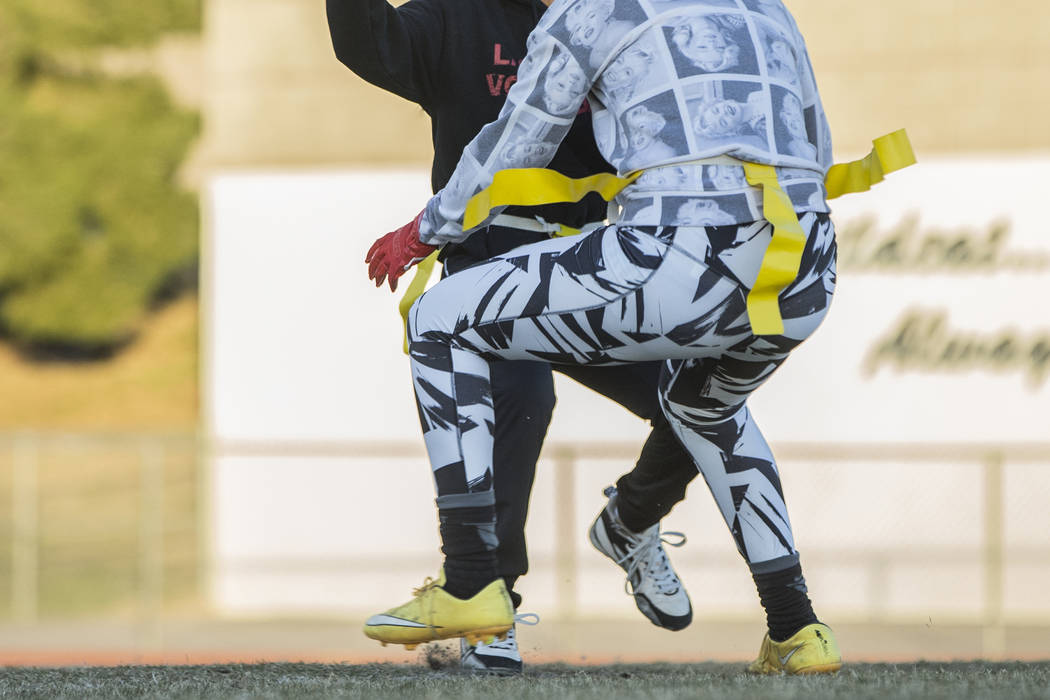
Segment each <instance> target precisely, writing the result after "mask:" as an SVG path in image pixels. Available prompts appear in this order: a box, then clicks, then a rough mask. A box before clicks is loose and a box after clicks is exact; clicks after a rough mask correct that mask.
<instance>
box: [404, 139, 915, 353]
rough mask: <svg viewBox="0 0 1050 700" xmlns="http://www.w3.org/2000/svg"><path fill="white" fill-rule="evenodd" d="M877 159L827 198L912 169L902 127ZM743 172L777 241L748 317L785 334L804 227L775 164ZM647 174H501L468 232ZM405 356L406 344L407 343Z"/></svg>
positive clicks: (409, 297) (418, 286)
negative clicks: (512, 210)
mask: <svg viewBox="0 0 1050 700" xmlns="http://www.w3.org/2000/svg"><path fill="white" fill-rule="evenodd" d="M872 143H873V144H874V148H873V149H872V151H871V153H869V154H868V155H866V156H865V157H864V158H861V159H860V160H855V161H852V162H849V163H841V164H839V165H833V166H832V167H831V168H829V169H828V173H827V175H826V176H825V178H824V186H825V188H826V189H827V191H828V199H835V198H836V197H841V196H842V195H844V194H852V193H854V192H865V191H867V190H869V189H871V186H872V185H875V184H877V183H879V182H882V180H883V178H884V177H885V175H886V174H888V173H892V172H894V171H896V170H900V169H902V168H906V167H908V166H909V165H913V164H914V163H915V162H916V161H915V153H914V151H913V150H912V147H911V142H910V141H909V140H908V134H907V133H906V132H905V130H904V129H900V130H899V131H894V132H893V133H891V134H887V135H886V136H882V137H880V138H877V139H875V140H874V141H873V142H872ZM740 164H741V165H742V166H743V168H744V174H745V175H746V176H747V181H748V183H749V184H750V185H751V186H752V187H761V188H762V207H763V210H764V213H763V215H764V217H765V219H766V221H768V222H769V223H771V224H773V237H772V239H771V240H770V242H769V247H768V248H767V249H766V253H765V255H764V256H763V258H762V265H761V267H760V268H759V271H758V278H757V280H756V281H755V285H754V287H753V288H752V289H751V292H750V293H749V294H748V297H747V313H748V318H749V319H750V321H751V329H752V332H753V333H754V334H755V335H780V334H781V333H783V332H784V320H783V319H782V318H781V316H780V304H779V301H778V299H779V296H780V293H781V292H782V291H784V289H785V288H786V287H787V286H788V285H790V284H791V283H792V282H793V281H794V280H795V278H796V277H797V276H798V269H799V266H800V265H801V263H802V252H803V249H804V248H805V244H806V236H805V233H804V232H803V231H802V226H801V224H799V221H798V215H797V214H796V213H795V208H794V206H793V205H792V203H791V199H790V198H789V197H788V195H787V193H786V192H784V190H783V188H782V187H781V186H780V183H779V181H778V180H777V173H776V169H775V168H773V167H772V166H770V165H759V164H758V163H747V162H743V161H741V163H740ZM640 175H641V173H634V174H632V175H628V176H627V177H618V176H616V175H613V174H610V173H602V174H599V175H591V176H590V177H585V178H580V179H575V180H574V179H572V178H569V177H566V176H565V175H562V174H561V173H558V172H555V171H553V170H547V169H544V168H515V169H509V170H501V171H499V172H497V173H496V174H495V176H493V178H492V184H491V185H489V186H488V187H487V188H485V189H484V190H482V191H481V192H479V193H478V194H476V195H474V196H473V197H472V198H471V199H470V201H469V202H467V209H466V212H465V214H464V216H463V228H464V230H466V229H471V228H474V227H475V226H477V225H478V224H480V223H481V222H483V221H484V220H485V219H486V218H488V216H489V214H490V213H491V211H492V210H493V209H495V208H497V207H502V206H539V205H543V204H555V203H561V202H577V201H579V200H580V199H583V197H584V196H586V195H587V194H590V193H591V192H597V193H598V194H599V195H601V196H602V198H603V199H605V200H606V201H608V200H611V199H612V198H613V197H615V196H616V195H617V194H618V193H619V192H620V191H621V190H623V189H624V188H625V187H627V186H628V185H630V184H631V183H632V182H634V181H635V180H636V179H638V177H639V176H640ZM436 261H437V253H434V254H432V255H430V256H429V257H428V258H427V259H425V260H424V261H423V262H421V263H420V264H419V267H418V269H417V270H416V275H415V277H414V278H413V279H412V282H411V284H409V286H408V289H407V290H405V296H404V297H403V298H402V299H401V302H400V303H399V304H398V310H399V311H400V312H401V317H402V318H403V319H407V317H408V310H409V309H410V308H412V304H413V303H415V301H416V299H417V298H419V296H420V295H421V294H422V293H423V291H424V290H425V289H426V285H427V281H428V280H429V279H430V275H431V272H432V271H433V269H434V263H435V262H436ZM406 351H407V341H406Z"/></svg>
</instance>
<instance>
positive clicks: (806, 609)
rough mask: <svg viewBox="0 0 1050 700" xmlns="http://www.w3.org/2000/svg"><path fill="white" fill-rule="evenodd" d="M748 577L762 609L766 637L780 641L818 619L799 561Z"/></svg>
mask: <svg viewBox="0 0 1050 700" xmlns="http://www.w3.org/2000/svg"><path fill="white" fill-rule="evenodd" d="M752 577H753V578H754V579H755V586H756V587H757V588H758V597H759V599H760V600H761V601H762V607H763V608H765V610H766V622H767V624H768V625H769V638H770V639H772V640H773V641H774V642H783V641H784V640H786V639H789V638H790V637H791V636H792V635H794V634H795V633H796V632H798V631H799V630H800V629H802V628H803V627H805V626H806V625H810V624H813V623H814V622H818V620H817V616H816V614H815V613H814V612H813V604H812V603H811V602H810V600H809V596H808V595H806V592H807V591H806V579H805V578H803V576H802V565H801V564H795V565H794V566H793V567H791V568H790V569H782V570H781V571H773V572H771V573H768V574H752Z"/></svg>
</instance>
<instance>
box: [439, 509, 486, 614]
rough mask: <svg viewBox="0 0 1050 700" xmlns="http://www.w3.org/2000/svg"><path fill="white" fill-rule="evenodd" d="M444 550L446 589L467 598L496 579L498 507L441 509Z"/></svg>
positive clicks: (459, 596)
mask: <svg viewBox="0 0 1050 700" xmlns="http://www.w3.org/2000/svg"><path fill="white" fill-rule="evenodd" d="M438 516H439V518H440V521H441V525H440V527H441V542H442V545H443V546H442V548H441V551H442V552H444V553H445V590H446V591H448V592H449V593H451V594H452V595H454V596H456V597H457V598H462V599H464V600H466V599H467V598H473V597H474V596H475V595H477V593H478V591H480V590H481V589H482V588H484V587H485V586H487V585H489V584H490V583H492V582H493V581H495V580H496V579H497V578H498V576H497V574H496V546H497V545H498V543H499V540H497V539H496V508H495V506H483V507H480V508H442V509H440V510H439V511H438Z"/></svg>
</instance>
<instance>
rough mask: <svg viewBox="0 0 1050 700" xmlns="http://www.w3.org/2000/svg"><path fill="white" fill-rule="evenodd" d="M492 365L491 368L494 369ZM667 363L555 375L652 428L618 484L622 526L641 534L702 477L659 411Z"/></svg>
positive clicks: (565, 368)
mask: <svg viewBox="0 0 1050 700" xmlns="http://www.w3.org/2000/svg"><path fill="white" fill-rule="evenodd" d="M495 364H498V363H494V364H493V366H495ZM663 364H664V363H663V362H637V363H633V364H629V365H614V366H607V367H593V366H585V365H554V371H556V372H560V373H561V374H564V375H565V376H567V377H569V378H571V379H573V380H575V381H577V382H579V383H580V384H582V385H584V386H585V387H587V388H588V389H591V390H592V391H596V392H598V393H599V394H601V395H603V396H606V397H608V398H610V399H612V400H613V401H615V402H616V403H618V404H620V405H621V406H623V407H624V408H626V409H627V410H628V411H630V412H631V413H633V414H635V415H636V416H638V417H639V418H643V419H645V420H647V421H649V422H650V424H651V425H652V426H653V429H652V432H651V433H650V434H649V438H648V439H647V440H646V441H645V445H644V446H643V447H642V452H641V454H640V455H639V458H638V462H637V463H636V464H635V466H634V469H632V470H631V471H629V472H628V473H626V474H624V475H623V476H621V477H620V479H619V481H617V482H616V489H617V491H618V492H619V497H618V499H617V509H618V510H619V514H620V519H621V520H623V523H624V525H626V526H627V527H628V528H630V529H631V530H633V531H635V532H641V531H643V530H645V529H647V528H649V527H650V526H652V525H655V524H656V523H658V522H660V520H662V519H663V518H664V517H665V516H666V515H667V514H668V513H670V512H671V509H672V508H673V507H674V506H675V504H676V503H678V502H679V501H681V500H682V499H684V498H685V490H686V487H687V486H688V485H689V483H690V482H691V481H692V480H693V479H695V478H696V477H697V475H698V474H699V473H700V472H699V471H698V470H697V467H696V465H695V464H694V463H693V459H692V457H690V456H689V453H688V452H687V451H686V450H685V448H684V447H682V444H681V443H680V442H679V441H678V438H677V437H675V434H674V431H673V430H672V428H671V425H670V423H668V422H667V418H665V417H664V414H663V411H662V410H661V409H660V401H659V385H660V368H661V366H662V365H663Z"/></svg>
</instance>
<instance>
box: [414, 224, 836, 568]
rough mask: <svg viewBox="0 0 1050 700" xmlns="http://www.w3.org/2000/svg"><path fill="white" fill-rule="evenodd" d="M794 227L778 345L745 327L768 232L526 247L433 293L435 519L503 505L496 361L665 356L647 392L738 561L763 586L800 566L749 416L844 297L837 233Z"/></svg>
mask: <svg viewBox="0 0 1050 700" xmlns="http://www.w3.org/2000/svg"><path fill="white" fill-rule="evenodd" d="M800 221H801V223H802V227H803V230H804V231H806V232H807V244H806V249H805V252H804V254H803V258H802V265H801V268H800V271H799V275H798V277H797V278H796V280H795V281H794V282H793V283H792V284H791V286H789V287H788V288H787V289H786V290H784V292H783V293H782V294H781V296H780V308H781V314H782V316H783V318H784V328H785V331H784V334H783V335H778V336H755V335H753V334H752V332H751V327H750V324H749V322H748V318H747V307H746V297H747V292H748V288H749V285H750V284H752V283H753V282H754V280H755V278H756V277H757V274H758V269H759V266H760V264H761V260H762V255H763V253H764V251H765V249H766V247H767V245H768V242H769V240H770V238H771V226H770V225H769V224H768V223H767V222H755V223H752V224H745V225H734V226H720V227H708V228H687V227H618V226H616V225H612V226H608V227H606V228H603V229H600V230H598V231H595V232H594V233H591V234H589V235H586V236H578V237H574V238H561V239H553V240H550V241H543V242H541V243H535V244H531V245H527V246H522V247H520V248H516V249H515V250H512V251H510V252H509V253H506V254H504V255H501V256H499V257H496V258H493V259H492V260H489V261H486V262H483V263H480V264H478V265H475V266H472V267H470V268H467V269H465V270H463V271H461V272H459V273H457V274H455V275H452V276H451V277H448V278H446V279H444V280H442V281H441V282H440V283H438V284H437V285H436V286H435V287H434V288H433V289H431V290H430V291H428V292H427V293H426V294H424V295H423V296H422V297H421V298H420V299H419V301H418V302H417V303H416V305H415V306H414V307H413V308H412V311H411V313H410V316H409V328H408V332H409V349H410V355H411V364H412V379H413V383H414V388H415V392H416V401H417V405H418V408H419V419H420V422H421V424H422V428H423V434H424V439H425V442H426V447H427V452H428V455H429V457H430V461H431V465H432V467H433V470H434V480H435V485H436V488H437V494H438V498H437V504H438V508H439V509H440V510H442V511H444V510H446V509H468V510H471V511H473V510H476V509H478V508H484V507H486V506H490V505H491V504H492V503H493V502H494V499H493V492H492V442H493V438H492V435H493V408H492V392H491V387H490V383H489V363H490V362H494V361H500V360H542V361H546V362H551V363H555V364H558V363H565V364H573V363H575V364H596V365H600V364H616V363H623V362H638V361H645V360H658V359H660V360H666V363H665V364H664V368H663V371H662V374H661V379H660V386H659V387H658V388H657V387H654V388H653V390H654V391H657V390H658V391H659V398H660V403H661V406H662V408H663V411H664V413H665V415H666V416H667V418H668V420H669V421H670V422H671V424H672V426H673V428H674V430H675V434H676V435H677V437H678V438H679V440H680V441H681V442H682V444H683V445H684V446H685V447H686V449H687V450H688V451H689V453H690V455H691V456H692V458H693V461H694V462H695V463H696V465H697V468H698V469H699V470H700V472H701V473H702V474H703V476H704V478H705V480H706V481H707V484H708V486H709V488H710V489H711V493H712V494H713V495H714V497H715V500H716V501H717V503H718V507H719V509H720V510H721V512H722V515H723V517H724V518H725V521H726V523H727V525H729V527H730V529H731V531H732V533H733V537H734V539H735V541H736V545H737V548H738V549H739V551H740V553H741V554H742V555H743V556H744V558H745V559H746V560H747V562H748V564H749V565H750V566H751V569H752V571H753V572H755V573H765V572H771V571H779V570H781V569H786V568H788V567H791V566H794V565H795V564H796V563H797V562H798V555H797V552H796V550H795V545H794V539H793V536H792V532H791V525H790V521H789V519H788V513H787V507H786V505H785V503H784V496H783V490H782V488H781V484H780V478H779V475H778V472H777V467H776V462H775V460H774V458H773V455H772V452H771V451H770V449H769V447H768V445H767V444H766V441H765V440H764V438H763V437H762V434H761V432H760V431H759V429H758V426H757V425H756V424H755V422H754V420H752V418H751V414H750V412H749V411H748V408H747V405H746V403H747V398H748V396H749V395H750V394H751V392H752V391H754V390H755V389H757V388H758V387H759V386H760V385H761V384H762V383H763V382H765V380H766V379H768V378H769V376H770V375H771V374H772V373H773V372H774V371H775V370H776V368H777V367H779V366H780V364H781V363H782V362H783V361H784V360H785V359H786V358H787V356H788V354H789V353H790V352H791V350H793V349H794V348H795V347H796V346H798V345H799V343H801V342H802V341H803V340H805V339H806V338H807V337H808V336H809V335H810V334H811V333H813V331H814V330H816V328H817V326H818V325H819V324H820V323H821V321H822V320H823V318H824V316H825V314H826V312H827V310H828V305H829V303H830V301H831V296H832V293H833V291H834V286H835V238H834V230H833V227H832V224H831V221H830V219H829V218H828V217H827V215H826V214H816V213H805V214H802V215H800ZM802 401H804V399H802ZM799 409H800V410H805V405H804V403H800V405H799ZM482 539H484V540H490V539H491V533H490V532H488V531H486V532H485V533H483V534H482ZM486 544H487V545H491V544H492V543H491V542H487V543H486Z"/></svg>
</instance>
